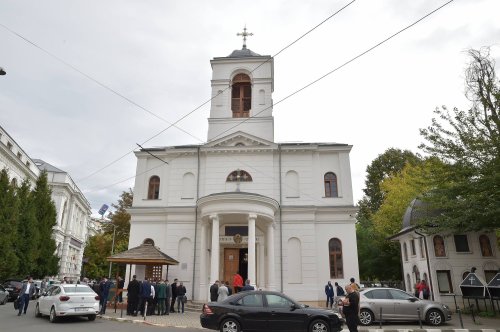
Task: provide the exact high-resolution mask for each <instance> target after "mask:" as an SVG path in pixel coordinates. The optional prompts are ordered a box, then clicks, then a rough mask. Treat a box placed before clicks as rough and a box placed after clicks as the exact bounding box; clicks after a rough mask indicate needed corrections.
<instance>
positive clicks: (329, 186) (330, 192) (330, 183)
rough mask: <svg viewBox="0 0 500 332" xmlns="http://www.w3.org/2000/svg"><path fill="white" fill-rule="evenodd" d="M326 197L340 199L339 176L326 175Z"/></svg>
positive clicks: (330, 173) (331, 173)
mask: <svg viewBox="0 0 500 332" xmlns="http://www.w3.org/2000/svg"><path fill="white" fill-rule="evenodd" d="M325 197H339V191H338V187H337V175H335V173H333V172H328V173H326V174H325Z"/></svg>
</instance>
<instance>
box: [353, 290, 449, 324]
mask: <svg viewBox="0 0 500 332" xmlns="http://www.w3.org/2000/svg"><path fill="white" fill-rule="evenodd" d="M359 294H360V310H359V320H360V322H361V324H362V325H370V324H372V323H373V322H374V321H380V313H381V310H382V320H383V321H418V319H419V313H418V309H420V317H421V319H422V321H426V322H427V323H429V324H430V325H441V324H443V323H444V322H445V321H447V320H450V319H451V311H450V308H449V307H448V306H447V305H445V304H441V303H438V302H434V301H429V300H421V299H419V298H416V297H415V296H413V295H410V294H408V293H406V292H403V291H402V290H400V289H395V288H366V289H363V290H362V291H360V293H359Z"/></svg>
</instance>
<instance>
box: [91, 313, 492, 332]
mask: <svg viewBox="0 0 500 332" xmlns="http://www.w3.org/2000/svg"><path fill="white" fill-rule="evenodd" d="M97 317H98V318H101V319H105V320H111V321H115V322H121V323H132V324H144V325H149V326H157V327H175V328H181V329H187V328H192V329H199V330H204V328H202V327H189V326H186V325H167V324H157V323H152V322H148V321H146V320H142V319H126V318H118V317H110V316H97ZM358 331H359V332H500V329H449V328H447V329H433V328H429V329H420V328H416V329H390V328H389V329H359V330H358ZM342 332H349V330H348V329H347V326H346V327H344V329H343V330H342Z"/></svg>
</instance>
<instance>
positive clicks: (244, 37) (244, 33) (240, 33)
mask: <svg viewBox="0 0 500 332" xmlns="http://www.w3.org/2000/svg"><path fill="white" fill-rule="evenodd" d="M236 36H243V49H246V48H247V36H253V33H251V32H247V26H246V25H245V27H244V28H243V32H238V33H237V34H236Z"/></svg>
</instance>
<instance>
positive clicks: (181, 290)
mask: <svg viewBox="0 0 500 332" xmlns="http://www.w3.org/2000/svg"><path fill="white" fill-rule="evenodd" d="M176 292H177V312H178V313H181V306H182V313H184V295H186V287H184V285H183V284H182V281H181V283H180V284H179V286H177V288H176Z"/></svg>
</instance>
